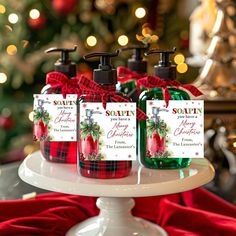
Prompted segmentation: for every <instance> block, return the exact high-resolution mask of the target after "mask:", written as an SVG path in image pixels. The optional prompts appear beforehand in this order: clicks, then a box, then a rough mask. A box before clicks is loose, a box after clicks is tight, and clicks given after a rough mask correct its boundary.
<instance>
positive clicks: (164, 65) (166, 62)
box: [145, 48, 176, 80]
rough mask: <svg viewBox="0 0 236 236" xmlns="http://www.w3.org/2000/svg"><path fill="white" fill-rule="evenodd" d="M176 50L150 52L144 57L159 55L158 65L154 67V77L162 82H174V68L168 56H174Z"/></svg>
mask: <svg viewBox="0 0 236 236" xmlns="http://www.w3.org/2000/svg"><path fill="white" fill-rule="evenodd" d="M175 51H176V48H173V50H170V51H165V50H152V51H149V52H147V53H146V54H145V55H150V54H155V53H159V54H160V61H159V64H158V65H155V66H154V70H155V76H157V77H159V78H160V79H162V80H175V79H176V66H175V65H173V64H171V61H170V54H174V53H175Z"/></svg>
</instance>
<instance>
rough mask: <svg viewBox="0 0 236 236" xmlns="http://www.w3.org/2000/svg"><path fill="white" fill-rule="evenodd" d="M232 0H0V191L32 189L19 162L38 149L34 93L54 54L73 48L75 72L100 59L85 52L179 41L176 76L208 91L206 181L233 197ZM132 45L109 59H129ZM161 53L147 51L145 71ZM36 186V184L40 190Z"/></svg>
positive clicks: (235, 23)
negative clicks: (209, 173)
mask: <svg viewBox="0 0 236 236" xmlns="http://www.w3.org/2000/svg"><path fill="white" fill-rule="evenodd" d="M235 4H236V0H224V1H220V0H201V1H198V0H116V1H115V0H66V1H65V0H42V1H37V0H0V163H1V166H0V176H1V178H0V199H15V198H20V197H21V195H22V194H23V193H27V192H30V191H34V190H35V189H34V188H33V187H30V186H28V185H26V184H24V183H23V182H21V181H20V180H19V178H18V177H17V168H18V165H19V163H20V160H22V159H23V158H24V157H25V156H26V155H28V154H30V153H32V152H33V151H35V150H37V149H38V144H37V143H33V141H32V120H33V113H32V103H33V99H32V98H33V94H34V93H40V90H41V88H42V87H43V86H44V84H45V74H46V73H47V72H49V71H52V70H53V65H54V63H55V61H56V60H57V59H58V58H59V55H58V54H56V53H55V54H50V55H48V54H45V53H44V51H45V50H46V49H48V48H50V47H55V46H59V47H68V48H72V47H73V46H74V45H78V51H77V53H73V54H72V55H71V57H72V60H73V61H75V62H76V63H77V64H78V72H79V73H83V74H85V75H86V76H87V77H89V78H91V70H92V68H94V67H96V65H97V63H92V64H87V63H86V62H85V61H84V60H83V59H82V56H83V55H84V54H86V53H89V52H92V51H114V50H116V49H118V48H120V47H123V46H127V45H132V44H137V43H143V44H148V45H149V46H150V47H151V48H165V49H170V48H173V47H174V46H175V47H177V53H176V55H175V56H174V58H173V59H174V60H173V61H174V62H175V63H176V64H177V71H178V72H179V73H178V80H179V81H181V82H183V83H192V82H193V83H195V84H196V85H197V86H199V87H200V88H201V89H202V90H203V91H204V93H205V94H206V97H205V100H206V103H205V113H206V116H205V155H206V157H207V158H208V159H209V160H210V161H211V162H212V163H213V165H214V167H215V169H216V177H215V179H214V181H212V182H211V183H210V184H208V185H207V188H208V189H209V190H211V191H212V192H214V193H216V194H218V195H219V196H221V197H222V198H224V199H226V200H228V201H230V202H232V203H235V204H236V64H235V59H236V54H235V51H236V7H235ZM130 55H131V54H130V52H123V53H122V54H120V56H119V57H117V58H115V59H114V61H113V62H114V65H115V66H119V65H123V66H126V62H127V59H128V58H129V57H130ZM157 61H158V58H157V56H153V57H150V60H149V62H150V63H149V73H150V74H151V73H152V72H153V71H152V67H153V65H155V64H156V63H157ZM37 192H40V190H37Z"/></svg>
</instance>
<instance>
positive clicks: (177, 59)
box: [174, 53, 185, 64]
mask: <svg viewBox="0 0 236 236" xmlns="http://www.w3.org/2000/svg"><path fill="white" fill-rule="evenodd" d="M174 61H175V63H176V64H181V63H184V61H185V57H184V55H183V54H181V53H179V54H177V55H175V57H174Z"/></svg>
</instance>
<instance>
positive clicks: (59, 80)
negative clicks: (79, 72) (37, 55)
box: [46, 72, 83, 98]
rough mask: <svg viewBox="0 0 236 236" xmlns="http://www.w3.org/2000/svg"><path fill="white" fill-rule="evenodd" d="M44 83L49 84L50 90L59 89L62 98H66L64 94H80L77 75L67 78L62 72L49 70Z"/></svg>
mask: <svg viewBox="0 0 236 236" xmlns="http://www.w3.org/2000/svg"><path fill="white" fill-rule="evenodd" d="M82 77H83V76H82ZM46 84H50V85H51V89H52V90H53V89H60V90H61V93H62V95H63V98H66V94H78V95H79V96H80V95H81V94H82V91H81V89H80V87H79V78H78V77H73V78H70V79H69V78H68V77H67V76H66V75H64V74H63V73H60V72H49V73H48V74H47V77H46Z"/></svg>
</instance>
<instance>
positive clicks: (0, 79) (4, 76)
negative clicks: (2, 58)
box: [0, 73, 7, 84]
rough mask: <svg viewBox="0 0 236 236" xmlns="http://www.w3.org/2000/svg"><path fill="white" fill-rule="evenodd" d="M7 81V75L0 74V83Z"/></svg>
mask: <svg viewBox="0 0 236 236" xmlns="http://www.w3.org/2000/svg"><path fill="white" fill-rule="evenodd" d="M6 81H7V75H6V74H5V73H0V83H1V84H4V83H6Z"/></svg>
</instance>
